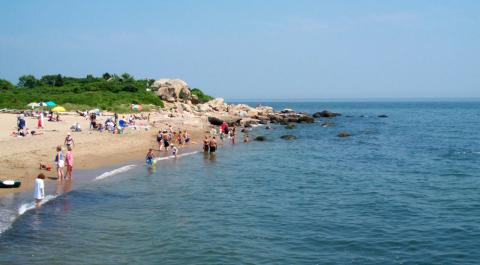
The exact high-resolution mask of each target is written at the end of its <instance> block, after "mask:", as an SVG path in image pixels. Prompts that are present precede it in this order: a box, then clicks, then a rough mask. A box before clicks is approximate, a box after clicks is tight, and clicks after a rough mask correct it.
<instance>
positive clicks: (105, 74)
mask: <svg viewBox="0 0 480 265" xmlns="http://www.w3.org/2000/svg"><path fill="white" fill-rule="evenodd" d="M102 77H103V79H105V80H108V79H110V78H112V75H111V74H109V73H104V74H103V75H102Z"/></svg>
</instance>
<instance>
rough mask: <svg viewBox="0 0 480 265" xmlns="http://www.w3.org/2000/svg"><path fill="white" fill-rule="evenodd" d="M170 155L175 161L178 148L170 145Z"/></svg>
mask: <svg viewBox="0 0 480 265" xmlns="http://www.w3.org/2000/svg"><path fill="white" fill-rule="evenodd" d="M172 154H173V157H174V158H175V159H177V154H178V148H177V147H176V146H175V145H173V144H172Z"/></svg>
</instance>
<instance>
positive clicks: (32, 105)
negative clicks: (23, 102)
mask: <svg viewBox="0 0 480 265" xmlns="http://www.w3.org/2000/svg"><path fill="white" fill-rule="evenodd" d="M27 106H29V107H32V109H33V108H37V107H40V104H39V103H37V102H32V103H29V104H28V105H27Z"/></svg>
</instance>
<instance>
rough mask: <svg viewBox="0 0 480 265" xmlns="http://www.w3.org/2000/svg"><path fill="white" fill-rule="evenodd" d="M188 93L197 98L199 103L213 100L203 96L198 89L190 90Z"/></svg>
mask: <svg viewBox="0 0 480 265" xmlns="http://www.w3.org/2000/svg"><path fill="white" fill-rule="evenodd" d="M190 92H191V93H192V95H195V96H197V97H198V101H200V103H205V102H208V101H210V100H212V99H213V97H212V96H209V95H206V94H204V93H203V91H202V90H200V89H198V88H192V89H190Z"/></svg>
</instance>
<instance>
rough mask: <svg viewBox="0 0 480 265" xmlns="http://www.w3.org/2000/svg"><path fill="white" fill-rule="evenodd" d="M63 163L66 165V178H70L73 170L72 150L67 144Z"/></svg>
mask: <svg viewBox="0 0 480 265" xmlns="http://www.w3.org/2000/svg"><path fill="white" fill-rule="evenodd" d="M65 165H67V173H65V178H66V179H72V178H73V177H72V171H73V152H72V147H71V146H67V154H66V155H65Z"/></svg>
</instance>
